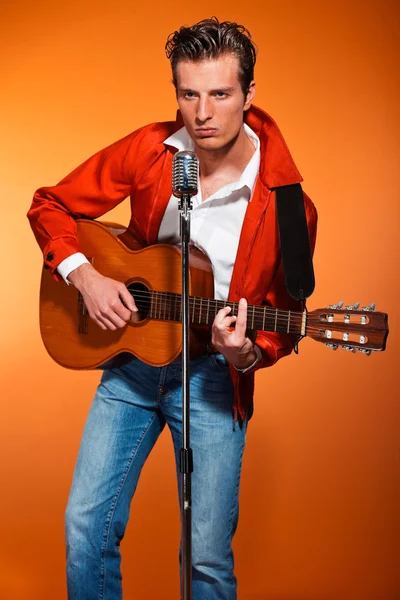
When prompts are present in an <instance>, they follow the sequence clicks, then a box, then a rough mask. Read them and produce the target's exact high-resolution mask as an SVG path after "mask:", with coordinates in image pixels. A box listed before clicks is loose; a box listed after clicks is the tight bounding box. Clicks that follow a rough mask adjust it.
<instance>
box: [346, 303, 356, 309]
mask: <svg viewBox="0 0 400 600" xmlns="http://www.w3.org/2000/svg"><path fill="white" fill-rule="evenodd" d="M359 306H360V303H359V302H356V303H355V304H352V305H350V306H345V309H346V310H357V309H358V307H359Z"/></svg>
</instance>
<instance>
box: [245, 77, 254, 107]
mask: <svg viewBox="0 0 400 600" xmlns="http://www.w3.org/2000/svg"><path fill="white" fill-rule="evenodd" d="M255 95H256V82H255V81H252V82H251V83H250V85H249V91H248V92H247V95H246V99H245V102H244V106H243V110H249V108H250V106H251V103H252V102H253V100H254V97H255Z"/></svg>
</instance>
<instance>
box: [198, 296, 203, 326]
mask: <svg viewBox="0 0 400 600" xmlns="http://www.w3.org/2000/svg"><path fill="white" fill-rule="evenodd" d="M202 303H203V298H200V310H199V323H201V317H202V315H201V311H202V310H203V307H202Z"/></svg>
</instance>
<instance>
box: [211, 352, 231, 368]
mask: <svg viewBox="0 0 400 600" xmlns="http://www.w3.org/2000/svg"><path fill="white" fill-rule="evenodd" d="M209 361H210V364H211V366H212V367H213V368H214V369H216V370H217V371H226V370H227V369H228V368H229V363H228V361H227V360H226V358H225V356H223V355H222V354H221V353H220V352H216V353H215V354H210V356H209Z"/></svg>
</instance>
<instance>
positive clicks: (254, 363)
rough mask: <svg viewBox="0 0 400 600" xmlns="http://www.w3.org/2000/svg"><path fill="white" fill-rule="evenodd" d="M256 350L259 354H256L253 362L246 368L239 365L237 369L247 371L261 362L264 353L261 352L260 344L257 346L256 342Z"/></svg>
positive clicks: (242, 371)
mask: <svg viewBox="0 0 400 600" xmlns="http://www.w3.org/2000/svg"><path fill="white" fill-rule="evenodd" d="M254 352H255V353H256V355H257V356H256V359H255V360H254V361H253V362H252V363H251V365H249V366H248V367H246V368H245V369H238V368H237V367H235V369H236V371H239V373H247V372H248V371H250V369H253V368H254V367H255V366H256V365H257V364H258V363H259V362H260V360H261V358H262V353H261V350H260V348H259V346H257V344H254ZM233 366H235V365H233Z"/></svg>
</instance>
